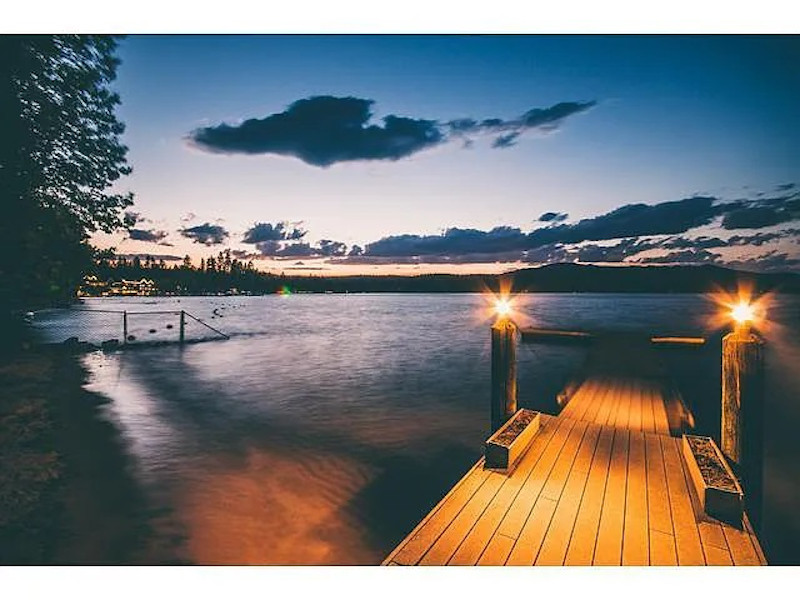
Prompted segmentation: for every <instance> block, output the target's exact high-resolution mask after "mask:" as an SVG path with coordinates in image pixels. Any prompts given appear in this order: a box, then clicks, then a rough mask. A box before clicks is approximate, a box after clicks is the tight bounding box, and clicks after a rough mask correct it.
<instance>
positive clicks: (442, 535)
mask: <svg viewBox="0 0 800 600" xmlns="http://www.w3.org/2000/svg"><path fill="white" fill-rule="evenodd" d="M493 334H494V331H493ZM521 334H522V338H523V341H524V340H525V338H526V337H527V338H528V339H529V340H531V339H532V340H538V341H540V342H541V341H542V340H545V341H547V340H553V339H556V340H562V341H564V340H565V341H569V342H576V341H577V342H579V343H583V342H587V341H588V340H589V339H590V338H595V337H596V336H592V335H589V334H584V333H582V332H574V333H571V332H563V331H557V332H549V333H548V332H544V331H543V330H527V331H526V330H523V331H521ZM664 340H666V341H664ZM493 342H494V338H493ZM703 342H704V341H703V340H702V339H700V338H665V337H659V336H652V337H648V338H644V339H636V338H635V337H631V336H603V337H596V339H593V341H592V342H591V343H592V347H591V348H590V350H589V359H588V360H587V363H586V366H585V367H584V369H582V372H581V374H580V375H579V376H578V377H577V378H576V379H575V380H574V381H573V382H571V383H570V384H569V385H568V386H567V387H566V388H565V390H564V392H562V394H560V395H559V402H560V404H562V409H561V411H560V412H559V414H558V415H545V414H542V415H541V417H540V425H539V430H538V432H537V433H536V435H535V437H534V438H533V441H532V442H531V443H530V445H529V446H528V447H527V449H525V451H524V453H523V454H522V456H521V458H520V459H519V460H518V462H517V463H516V465H515V466H514V468H513V469H509V470H507V471H502V470H497V469H489V468H486V467H485V465H484V458H481V459H479V460H478V461H477V463H475V465H474V466H473V467H472V468H471V469H470V470H469V471H468V472H467V473H466V474H465V475H464V476H463V477H462V478H461V480H460V481H459V482H458V483H457V484H456V485H455V486H454V487H453V488H452V489H451V490H450V491H449V492H448V493H447V494H446V495H445V496H444V498H443V499H442V500H441V501H440V502H439V503H438V504H437V505H436V506H435V507H434V508H433V509H432V510H431V511H430V513H429V514H428V515H427V516H426V517H425V518H423V519H422V521H421V522H420V523H419V524H418V525H417V526H416V527H415V528H414V529H413V530H412V531H411V532H410V533H409V534H408V535H407V536H406V538H405V539H404V540H403V541H402V542H400V544H399V545H398V546H397V547H396V548H395V549H394V550H393V551H392V552H391V553H390V554H389V556H388V557H387V558H386V559H385V561H384V562H383V564H384V565H391V566H410V565H551V566H561V565H565V566H567V565H584V566H586V565H638V566H644V565H664V566H677V565H695V566H701V565H736V566H738V565H765V564H766V559H765V557H764V554H763V552H762V550H761V545H760V543H759V540H758V537H757V535H756V533H755V530H754V528H753V526H752V525H751V522H750V519H749V518H748V516H747V514H746V513H744V514H743V518H742V520H741V522H740V523H733V522H726V521H722V520H718V519H716V518H714V517H711V516H709V515H707V514H706V513H705V511H704V510H703V506H702V503H701V500H700V498H698V495H697V493H696V492H695V488H694V486H693V482H692V477H691V473H690V472H689V469H688V467H687V465H686V464H685V461H684V458H683V456H682V447H681V442H682V440H681V435H682V433H683V432H685V431H686V430H688V429H690V427H691V425H692V424H693V423H692V419H691V414H690V413H689V411H688V410H687V409H686V407H685V406H683V403H682V401H681V399H680V395H679V394H678V393H677V392H676V391H675V390H674V388H673V387H672V385H671V383H670V380H669V377H668V374H667V373H666V372H665V371H664V369H663V367H662V366H661V365H660V364H659V361H658V359H657V355H656V352H655V350H654V348H653V346H654V345H658V344H661V343H667V344H686V345H687V346H697V345H701V344H702V343H703ZM534 343H536V342H534ZM512 354H513V353H512ZM495 369H496V365H493V376H495V375H496V373H495ZM506 374H507V371H504V372H502V373H500V374H499V377H500V379H503V378H504V377H505V376H506ZM508 387H509V386H507V385H505V386H504V387H502V389H501V391H502V390H504V389H508ZM513 393H514V394H515V393H516V388H515V387H514V389H513ZM717 401H718V400H717ZM494 402H495V400H493V411H495V408H494ZM503 402H505V403H506V404H508V403H509V399H508V398H506V399H503ZM512 404H513V406H514V410H516V397H514V398H513V403H512ZM500 405H501V406H502V404H500ZM493 414H494V412H493ZM509 415H510V412H507V413H506V416H509ZM493 429H495V428H494V427H493Z"/></svg>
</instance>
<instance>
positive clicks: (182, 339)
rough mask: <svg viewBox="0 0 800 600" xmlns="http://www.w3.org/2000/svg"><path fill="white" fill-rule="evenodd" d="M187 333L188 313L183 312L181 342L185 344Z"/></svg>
mask: <svg viewBox="0 0 800 600" xmlns="http://www.w3.org/2000/svg"><path fill="white" fill-rule="evenodd" d="M185 333H186V311H185V310H182V311H181V325H180V342H181V344H182V343H183V341H184V339H185Z"/></svg>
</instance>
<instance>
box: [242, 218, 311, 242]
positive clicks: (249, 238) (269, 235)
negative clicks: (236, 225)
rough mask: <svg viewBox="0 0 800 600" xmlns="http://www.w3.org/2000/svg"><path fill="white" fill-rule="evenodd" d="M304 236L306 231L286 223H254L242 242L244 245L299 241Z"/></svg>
mask: <svg viewBox="0 0 800 600" xmlns="http://www.w3.org/2000/svg"><path fill="white" fill-rule="evenodd" d="M305 235H306V231H304V230H303V229H300V228H299V227H295V226H292V225H291V224H289V223H288V222H286V221H281V222H279V223H275V225H273V224H272V223H256V224H255V225H253V226H252V227H251V228H250V229H248V230H247V231H246V232H245V234H244V238H243V239H242V242H243V243H245V244H258V243H260V242H276V241H281V240H299V239H302V238H303V236H305Z"/></svg>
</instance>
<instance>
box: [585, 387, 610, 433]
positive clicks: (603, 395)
mask: <svg viewBox="0 0 800 600" xmlns="http://www.w3.org/2000/svg"><path fill="white" fill-rule="evenodd" d="M609 383H610V381H609V379H608V378H607V377H606V378H604V379H603V385H602V387H601V388H600V389H599V390H598V391H597V396H596V398H595V401H594V403H593V404H592V406H591V407H590V409H589V410H588V411H587V413H586V415H585V417H584V419H585V420H586V421H589V422H591V423H598V417H599V415H600V412H601V411H602V410H603V409H604V408H605V406H606V404H607V403H608V395H609V392H610V386H609Z"/></svg>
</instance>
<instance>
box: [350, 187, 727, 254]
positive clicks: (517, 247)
mask: <svg viewBox="0 0 800 600" xmlns="http://www.w3.org/2000/svg"><path fill="white" fill-rule="evenodd" d="M714 200H715V199H714V198H708V197H702V196H696V197H692V198H686V199H684V200H678V201H673V202H662V203H661V204H655V205H648V204H630V205H627V206H623V207H621V208H618V209H616V210H613V211H611V212H608V213H606V214H604V215H600V216H597V217H593V218H590V219H583V220H581V221H579V222H577V223H575V224H571V225H566V224H562V225H552V226H548V227H541V228H539V229H535V230H534V231H532V232H530V233H527V234H526V233H522V232H521V231H520V230H519V229H517V228H514V227H495V228H494V229H492V230H490V231H481V230H477V229H459V228H451V229H448V230H446V231H445V232H444V233H443V234H441V235H425V236H420V235H412V234H404V235H394V236H389V237H385V238H383V239H380V240H378V241H376V242H373V243H371V244H367V246H366V248H365V250H364V254H365V255H367V256H426V257H427V256H430V255H438V256H442V255H445V256H460V255H464V254H475V253H478V254H491V253H500V252H512V251H518V252H522V251H528V252H529V251H530V250H532V249H535V248H539V247H542V246H551V245H553V244H562V245H563V244H579V243H581V242H586V241H603V240H613V239H625V238H637V237H640V236H647V235H666V234H677V233H684V232H686V231H687V230H689V229H691V228H693V227H699V226H701V225H706V224H708V223H710V222H711V221H712V220H713V219H714V218H715V217H716V216H717V215H718V214H719V210H718V208H716V207H715V205H714ZM545 214H547V213H545ZM593 251H595V252H599V251H600V250H598V249H596V248H595V249H594V250H593ZM640 251H641V250H640ZM587 252H588V250H587Z"/></svg>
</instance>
